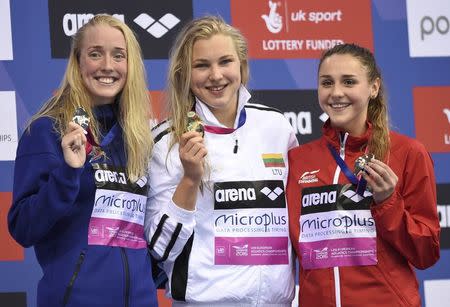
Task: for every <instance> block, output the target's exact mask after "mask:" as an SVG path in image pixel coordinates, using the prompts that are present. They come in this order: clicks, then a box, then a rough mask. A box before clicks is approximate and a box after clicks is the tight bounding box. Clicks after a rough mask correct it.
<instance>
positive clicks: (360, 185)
mask: <svg viewBox="0 0 450 307" xmlns="http://www.w3.org/2000/svg"><path fill="white" fill-rule="evenodd" d="M327 146H328V149H329V150H330V153H331V155H332V156H333V158H334V160H335V161H336V163H337V164H338V165H339V167H340V168H341V170H342V172H343V173H344V175H345V177H347V179H348V180H350V182H351V183H352V184H354V185H356V186H357V187H356V193H358V194H359V195H361V196H364V191H365V190H366V186H367V181H366V180H365V179H364V178H362V176H361V175H360V176H358V177H356V175H355V174H353V172H352V171H351V170H350V168H349V167H348V166H347V164H346V163H345V161H344V160H342V158H341V156H340V155H339V154H338V153H337V151H336V149H334V147H333V146H331V144H330V143H327Z"/></svg>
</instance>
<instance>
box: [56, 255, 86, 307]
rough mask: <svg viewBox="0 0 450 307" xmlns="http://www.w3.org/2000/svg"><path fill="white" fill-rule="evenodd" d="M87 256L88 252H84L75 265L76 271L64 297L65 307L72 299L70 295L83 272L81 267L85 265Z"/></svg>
mask: <svg viewBox="0 0 450 307" xmlns="http://www.w3.org/2000/svg"><path fill="white" fill-rule="evenodd" d="M85 256H86V251H85V250H82V251H81V253H80V256H79V257H78V261H77V263H76V265H75V270H74V272H73V274H72V277H71V278H70V282H69V284H68V285H67V287H66V291H64V297H63V304H62V305H63V307H64V306H66V305H67V303H68V302H69V299H70V294H71V293H72V288H73V285H74V284H75V280H76V279H77V276H78V273H79V272H80V270H81V265H82V264H83V261H84V257H85Z"/></svg>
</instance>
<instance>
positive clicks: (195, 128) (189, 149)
mask: <svg viewBox="0 0 450 307" xmlns="http://www.w3.org/2000/svg"><path fill="white" fill-rule="evenodd" d="M204 131H205V130H204V126H203V123H202V121H201V119H200V117H199V116H198V115H197V114H196V113H195V112H192V111H191V112H189V113H188V114H187V126H186V132H185V133H183V135H182V136H181V138H180V147H179V154H180V160H181V164H182V165H183V168H184V176H185V177H186V178H187V179H189V180H190V181H191V182H193V183H196V184H200V181H201V178H202V176H203V172H204V157H205V156H206V154H207V150H206V147H205V144H204V143H203V136H204V135H205V132H204Z"/></svg>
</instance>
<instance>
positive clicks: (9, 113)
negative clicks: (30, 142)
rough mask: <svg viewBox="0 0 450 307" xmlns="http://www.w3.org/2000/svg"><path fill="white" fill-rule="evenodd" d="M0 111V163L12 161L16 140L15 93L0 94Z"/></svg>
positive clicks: (14, 155)
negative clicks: (0, 114) (0, 117)
mask: <svg viewBox="0 0 450 307" xmlns="http://www.w3.org/2000/svg"><path fill="white" fill-rule="evenodd" d="M0 110H2V120H0V161H14V160H15V159H16V149H17V139H18V138H17V116H16V93H15V92H13V91H8V92H0Z"/></svg>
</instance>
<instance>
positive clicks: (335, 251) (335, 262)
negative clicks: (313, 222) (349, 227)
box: [299, 238, 378, 270]
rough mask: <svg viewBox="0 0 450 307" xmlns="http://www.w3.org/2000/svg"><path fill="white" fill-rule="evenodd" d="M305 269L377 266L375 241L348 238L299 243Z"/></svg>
mask: <svg viewBox="0 0 450 307" xmlns="http://www.w3.org/2000/svg"><path fill="white" fill-rule="evenodd" d="M299 245H300V250H301V251H302V267H303V268H304V269H307V270H308V269H319V268H330V267H335V266H355V265H374V264H377V262H378V261H377V246H376V240H375V239H367V238H347V239H338V240H330V241H328V242H324V241H319V242H309V243H302V242H300V243H299Z"/></svg>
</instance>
